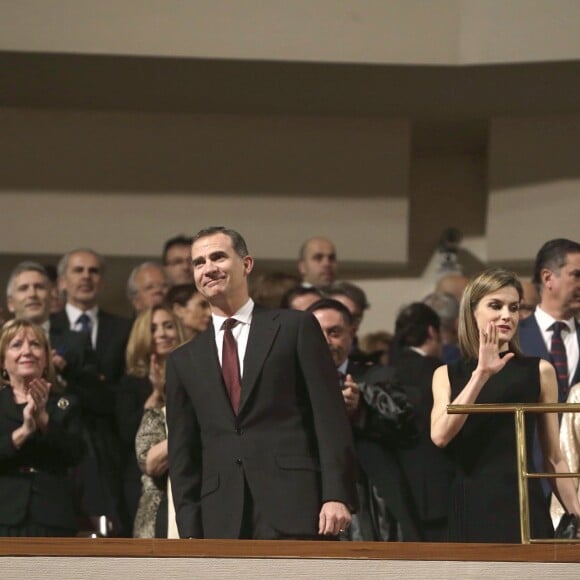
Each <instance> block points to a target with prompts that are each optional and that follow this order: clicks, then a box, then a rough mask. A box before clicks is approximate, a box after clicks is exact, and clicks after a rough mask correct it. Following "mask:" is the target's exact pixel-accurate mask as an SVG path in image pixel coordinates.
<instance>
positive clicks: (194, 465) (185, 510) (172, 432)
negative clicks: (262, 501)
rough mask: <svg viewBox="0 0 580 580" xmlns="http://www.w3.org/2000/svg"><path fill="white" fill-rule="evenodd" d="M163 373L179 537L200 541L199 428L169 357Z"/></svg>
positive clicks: (190, 403)
mask: <svg viewBox="0 0 580 580" xmlns="http://www.w3.org/2000/svg"><path fill="white" fill-rule="evenodd" d="M166 372H167V377H166V409H167V435H168V437H167V440H168V450H169V478H170V480H171V490H172V494H173V504H174V506H175V515H176V521H177V527H178V530H179V536H180V537H181V538H203V528H202V524H201V508H200V490H201V440H200V432H199V424H198V421H197V417H196V414H195V410H194V408H193V405H192V402H191V399H190V398H189V396H188V394H187V392H186V390H185V387H184V385H183V383H182V381H181V378H180V375H179V371H178V369H177V364H176V360H175V357H174V356H173V355H172V356H170V357H169V359H168V361H167V367H166Z"/></svg>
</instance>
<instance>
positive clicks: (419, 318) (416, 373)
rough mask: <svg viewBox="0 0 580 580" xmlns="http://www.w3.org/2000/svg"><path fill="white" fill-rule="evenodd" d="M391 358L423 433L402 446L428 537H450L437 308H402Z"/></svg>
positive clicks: (417, 305)
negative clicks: (436, 381) (436, 394)
mask: <svg viewBox="0 0 580 580" xmlns="http://www.w3.org/2000/svg"><path fill="white" fill-rule="evenodd" d="M395 345H396V347H395V348H394V352H393V357H392V359H391V362H390V368H391V369H392V371H393V373H394V376H395V377H396V378H397V380H398V381H399V383H400V384H401V385H402V386H403V388H404V389H405V390H406V391H408V392H409V393H410V396H411V401H412V403H413V406H414V409H415V421H416V424H417V428H418V434H419V435H418V437H417V439H416V441H414V442H413V443H412V444H409V445H406V446H403V447H401V448H400V450H399V456H400V458H401V465H402V468H403V472H404V474H405V477H406V480H407V481H408V483H409V486H410V489H411V494H412V497H413V503H414V511H415V513H416V514H417V516H418V521H419V528H420V532H421V536H422V538H423V540H425V541H427V542H443V541H446V539H447V513H448V497H449V495H448V494H449V489H450V486H451V482H452V481H453V476H454V468H453V465H452V463H451V461H450V459H449V458H448V456H447V455H446V453H445V451H443V450H442V449H439V448H438V447H437V446H436V445H435V444H434V443H433V442H432V441H431V410H432V409H433V390H432V382H433V373H434V372H435V370H436V369H437V368H438V367H439V366H441V364H442V362H441V352H442V345H443V343H442V339H441V333H440V320H439V317H438V316H437V313H436V312H435V311H434V310H433V309H432V308H430V307H429V306H427V305H426V304H424V303H421V302H414V303H412V304H410V305H409V306H406V307H405V308H403V309H402V310H401V311H400V312H399V314H398V316H397V320H396V322H395Z"/></svg>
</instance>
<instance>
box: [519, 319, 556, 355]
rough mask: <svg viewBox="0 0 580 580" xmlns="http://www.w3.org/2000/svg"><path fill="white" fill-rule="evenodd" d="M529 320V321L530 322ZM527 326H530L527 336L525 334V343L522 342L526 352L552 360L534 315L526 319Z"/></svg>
mask: <svg viewBox="0 0 580 580" xmlns="http://www.w3.org/2000/svg"><path fill="white" fill-rule="evenodd" d="M528 321H529V322H528ZM525 322H526V326H528V327H529V332H528V333H527V336H525V335H524V341H522V342H523V343H524V344H522V347H523V351H524V353H525V354H528V355H534V356H539V357H541V358H543V359H545V360H550V353H549V352H548V349H547V348H546V343H545V342H544V339H543V338H542V333H541V331H540V327H539V326H538V322H537V320H536V317H535V316H534V315H532V316H530V317H529V318H527V319H526V321H525Z"/></svg>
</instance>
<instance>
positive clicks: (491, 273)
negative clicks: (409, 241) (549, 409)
mask: <svg viewBox="0 0 580 580" xmlns="http://www.w3.org/2000/svg"><path fill="white" fill-rule="evenodd" d="M521 298H522V287H521V284H520V282H519V280H518V279H517V277H516V276H515V274H512V273H511V272H507V271H506V270H503V269H499V268H496V269H491V270H487V271H485V272H484V273H483V274H481V275H479V276H478V277H476V278H475V279H474V280H472V281H471V282H470V284H469V285H468V286H467V288H466V289H465V292H464V295H463V299H462V301H461V307H460V315H459V316H460V320H459V346H460V348H461V352H462V355H463V358H462V359H461V360H460V361H458V362H457V363H453V364H450V365H447V366H443V367H440V368H439V369H437V371H436V372H435V374H434V376H433V398H434V405H433V413H432V416H431V438H432V439H433V441H434V443H435V444H436V445H438V446H440V447H446V446H448V447H449V451H450V453H451V456H452V458H453V460H454V463H455V466H456V477H455V481H454V484H453V493H452V496H451V497H452V501H451V505H450V510H449V530H450V531H449V540H450V541H456V542H512V543H519V542H520V541H521V536H520V526H519V503H518V481H517V464H516V438H515V429H514V418H513V414H511V413H510V414H501V415H491V414H489V415H488V414H485V415H471V416H470V415H449V414H447V405H448V404H449V403H451V402H453V404H471V403H537V402H542V403H555V402H557V383H556V375H555V372H554V369H553V367H552V365H551V364H550V363H548V362H546V361H543V360H540V359H538V358H533V357H525V356H523V355H521V353H520V349H519V346H518V341H517V335H516V332H517V325H518V320H519V314H518V308H519V303H520V301H521ZM536 417H537V426H538V432H539V436H540V442H541V445H542V449H543V452H544V460H545V466H544V469H545V470H546V471H547V472H559V473H561V472H567V471H569V469H568V466H567V464H566V461H565V460H564V458H563V456H562V453H561V451H560V444H559V435H558V418H557V415H556V414H553V413H546V414H539V415H535V414H527V415H526V445H527V461H528V469H529V470H532V467H533V461H532V447H533V438H534V430H535V427H536ZM551 482H552V483H553V486H554V492H555V493H556V495H557V496H558V497H560V498H561V500H562V502H563V504H564V505H565V506H566V508H567V510H568V511H569V512H572V513H575V514H576V515H577V516H580V504H579V503H578V498H577V496H576V493H575V491H574V485H573V483H572V480H571V479H556V480H551ZM529 497H530V519H531V535H532V537H533V538H547V537H552V536H553V533H554V531H553V528H552V524H551V521H550V517H549V512H548V504H547V501H546V499H545V498H544V496H543V494H542V490H541V487H540V483H539V480H535V479H532V480H529Z"/></svg>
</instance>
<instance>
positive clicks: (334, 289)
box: [324, 280, 370, 314]
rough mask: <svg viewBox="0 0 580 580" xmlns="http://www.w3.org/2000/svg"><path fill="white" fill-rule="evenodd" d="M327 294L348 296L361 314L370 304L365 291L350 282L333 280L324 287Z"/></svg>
mask: <svg viewBox="0 0 580 580" xmlns="http://www.w3.org/2000/svg"><path fill="white" fill-rule="evenodd" d="M324 293H325V294H326V295H327V296H331V297H332V296H339V295H340V296H346V297H347V298H350V299H351V300H352V301H353V302H354V303H355V304H356V306H357V308H358V311H359V312H360V313H361V314H362V313H363V312H364V311H365V310H366V309H367V308H369V306H370V304H369V302H368V300H367V295H366V294H365V291H364V290H363V289H362V288H361V287H360V286H357V285H356V284H353V283H352V282H346V281H344V280H343V281H339V282H333V283H332V284H331V285H330V286H328V287H327V288H325V289H324Z"/></svg>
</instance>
